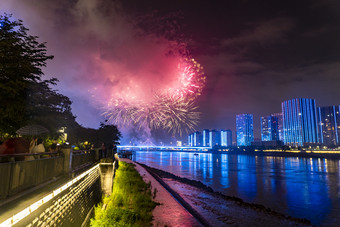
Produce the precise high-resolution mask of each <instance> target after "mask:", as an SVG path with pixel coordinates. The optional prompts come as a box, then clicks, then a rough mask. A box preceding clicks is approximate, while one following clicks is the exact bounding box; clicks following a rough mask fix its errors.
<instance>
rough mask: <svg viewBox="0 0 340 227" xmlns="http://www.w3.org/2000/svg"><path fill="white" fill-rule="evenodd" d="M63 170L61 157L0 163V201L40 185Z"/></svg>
mask: <svg viewBox="0 0 340 227" xmlns="http://www.w3.org/2000/svg"><path fill="white" fill-rule="evenodd" d="M63 170H64V158H63V157H62V156H57V157H51V158H44V159H37V160H31V161H19V162H7V163H0V173H2V176H1V178H0V199H4V198H6V197H8V196H10V195H14V194H16V193H18V192H21V191H24V190H26V189H29V188H32V187H34V186H37V185H40V184H42V183H44V182H46V181H48V180H50V179H52V178H53V177H55V176H59V175H61V174H62V173H63Z"/></svg>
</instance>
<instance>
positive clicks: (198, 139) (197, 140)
mask: <svg viewBox="0 0 340 227" xmlns="http://www.w3.org/2000/svg"><path fill="white" fill-rule="evenodd" d="M192 146H194V147H200V146H202V135H201V133H200V132H194V133H193V145H192Z"/></svg>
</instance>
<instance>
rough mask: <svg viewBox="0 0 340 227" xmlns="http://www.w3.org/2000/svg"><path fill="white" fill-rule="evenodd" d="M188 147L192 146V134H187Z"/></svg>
mask: <svg viewBox="0 0 340 227" xmlns="http://www.w3.org/2000/svg"><path fill="white" fill-rule="evenodd" d="M188 146H189V147H192V146H194V134H193V133H191V134H189V136H188Z"/></svg>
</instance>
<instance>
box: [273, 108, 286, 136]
mask: <svg viewBox="0 0 340 227" xmlns="http://www.w3.org/2000/svg"><path fill="white" fill-rule="evenodd" d="M271 116H273V117H276V118H277V131H278V133H279V140H281V141H283V140H284V135H283V121H282V112H280V113H274V114H271Z"/></svg>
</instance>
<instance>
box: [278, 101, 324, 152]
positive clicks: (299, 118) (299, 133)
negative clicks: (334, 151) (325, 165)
mask: <svg viewBox="0 0 340 227" xmlns="http://www.w3.org/2000/svg"><path fill="white" fill-rule="evenodd" d="M281 106H282V120H283V128H284V143H285V144H286V145H290V146H302V145H304V143H318V142H319V138H318V125H317V114H316V104H315V100H314V99H305V98H297V99H292V100H288V101H284V102H282V103H281Z"/></svg>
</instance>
